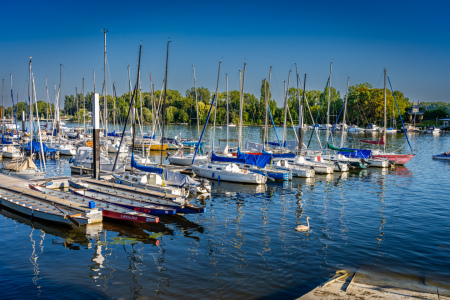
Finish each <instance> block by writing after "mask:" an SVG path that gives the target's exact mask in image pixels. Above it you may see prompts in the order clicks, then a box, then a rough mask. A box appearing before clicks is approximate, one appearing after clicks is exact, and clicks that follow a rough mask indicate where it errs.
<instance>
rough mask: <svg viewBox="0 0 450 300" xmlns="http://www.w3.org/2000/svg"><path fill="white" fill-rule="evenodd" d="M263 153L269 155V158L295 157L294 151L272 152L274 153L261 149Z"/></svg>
mask: <svg viewBox="0 0 450 300" xmlns="http://www.w3.org/2000/svg"><path fill="white" fill-rule="evenodd" d="M263 155H267V156H270V157H271V158H295V153H280V154H274V153H269V152H266V151H263Z"/></svg>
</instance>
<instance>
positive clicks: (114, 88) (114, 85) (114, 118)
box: [113, 83, 117, 131]
mask: <svg viewBox="0 0 450 300" xmlns="http://www.w3.org/2000/svg"><path fill="white" fill-rule="evenodd" d="M113 99H114V101H113V105H114V106H113V107H114V108H113V109H114V110H113V124H114V129H113V130H114V131H115V130H116V100H117V97H116V84H115V83H113Z"/></svg>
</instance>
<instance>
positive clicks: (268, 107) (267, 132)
mask: <svg viewBox="0 0 450 300" xmlns="http://www.w3.org/2000/svg"><path fill="white" fill-rule="evenodd" d="M271 81H272V66H270V70H269V91H268V93H267V100H266V132H265V135H266V141H267V142H268V141H269V127H268V122H269V120H268V119H269V116H268V115H269V109H270V106H269V105H270V84H271ZM265 147H266V144H264V145H263V148H265Z"/></svg>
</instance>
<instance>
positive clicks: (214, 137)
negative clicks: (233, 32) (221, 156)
mask: <svg viewBox="0 0 450 300" xmlns="http://www.w3.org/2000/svg"><path fill="white" fill-rule="evenodd" d="M221 64H222V61H221V60H220V61H219V70H218V71H217V85H216V103H215V106H214V126H213V138H212V152H214V140H215V139H216V116H217V102H219V77H220V65H221ZM211 105H212V103H211Z"/></svg>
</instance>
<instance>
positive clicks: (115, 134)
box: [108, 130, 120, 137]
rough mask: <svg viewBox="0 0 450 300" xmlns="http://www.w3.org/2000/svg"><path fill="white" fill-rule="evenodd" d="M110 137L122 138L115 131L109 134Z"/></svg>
mask: <svg viewBox="0 0 450 300" xmlns="http://www.w3.org/2000/svg"><path fill="white" fill-rule="evenodd" d="M108 136H113V137H120V135H118V134H117V133H116V131H115V130H114V131H113V132H110V133H108Z"/></svg>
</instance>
